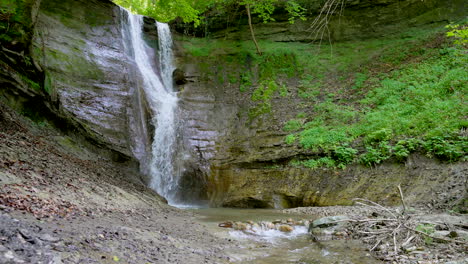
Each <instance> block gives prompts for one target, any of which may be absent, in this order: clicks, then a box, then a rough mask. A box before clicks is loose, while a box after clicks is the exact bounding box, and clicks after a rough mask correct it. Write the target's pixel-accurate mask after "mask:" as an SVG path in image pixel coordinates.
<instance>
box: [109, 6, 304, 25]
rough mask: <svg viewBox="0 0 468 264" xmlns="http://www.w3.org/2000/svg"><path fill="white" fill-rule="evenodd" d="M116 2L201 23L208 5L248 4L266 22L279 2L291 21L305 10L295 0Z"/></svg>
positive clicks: (155, 14) (147, 13)
mask: <svg viewBox="0 0 468 264" xmlns="http://www.w3.org/2000/svg"><path fill="white" fill-rule="evenodd" d="M114 2H115V3H117V4H119V5H121V6H123V7H125V8H127V9H129V10H130V11H132V12H134V13H137V14H141V15H145V16H150V17H153V18H155V19H156V20H158V21H161V22H169V21H171V20H173V19H175V18H178V17H179V18H181V19H182V20H183V21H184V22H186V23H190V22H193V23H194V24H195V26H197V25H199V24H200V17H201V16H202V15H203V12H205V11H206V10H208V9H213V8H222V7H226V6H232V5H240V6H249V8H250V9H251V12H252V14H256V15H258V16H259V17H260V18H261V19H262V20H263V22H265V23H266V22H269V21H274V19H273V18H272V17H271V15H272V14H273V11H274V10H275V8H276V7H277V6H278V5H284V8H285V9H286V10H287V11H288V13H289V14H290V22H291V23H293V22H294V20H295V19H297V18H302V19H303V12H304V11H305V9H304V8H302V7H301V6H300V5H299V4H298V3H297V2H296V1H295V0H288V1H281V0H114Z"/></svg>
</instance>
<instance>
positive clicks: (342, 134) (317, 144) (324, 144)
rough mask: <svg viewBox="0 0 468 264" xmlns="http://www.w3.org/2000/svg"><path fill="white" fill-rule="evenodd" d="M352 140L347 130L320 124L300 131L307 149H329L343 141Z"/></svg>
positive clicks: (301, 141) (302, 141)
mask: <svg viewBox="0 0 468 264" xmlns="http://www.w3.org/2000/svg"><path fill="white" fill-rule="evenodd" d="M348 141H350V138H349V137H348V135H347V134H346V131H344V130H340V129H330V128H328V127H326V126H318V127H313V128H309V129H306V130H304V131H302V132H301V133H300V143H301V145H302V146H303V147H304V148H306V149H312V150H318V149H319V148H322V149H323V150H325V151H327V150H330V149H332V148H333V147H335V146H338V145H340V144H341V143H344V142H348Z"/></svg>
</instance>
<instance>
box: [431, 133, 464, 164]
mask: <svg viewBox="0 0 468 264" xmlns="http://www.w3.org/2000/svg"><path fill="white" fill-rule="evenodd" d="M423 146H424V148H425V150H426V151H427V154H428V156H429V157H432V156H436V157H437V158H439V159H442V160H446V161H450V162H454V161H458V160H460V159H462V158H464V157H465V156H466V153H467V152H468V139H467V138H466V137H462V136H458V135H447V136H435V137H431V138H428V139H426V141H425V142H424V145H423Z"/></svg>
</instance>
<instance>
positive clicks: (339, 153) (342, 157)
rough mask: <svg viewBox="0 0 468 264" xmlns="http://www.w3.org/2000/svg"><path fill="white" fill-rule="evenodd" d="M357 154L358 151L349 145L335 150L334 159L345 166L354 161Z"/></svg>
mask: <svg viewBox="0 0 468 264" xmlns="http://www.w3.org/2000/svg"><path fill="white" fill-rule="evenodd" d="M357 153H358V151H357V149H354V148H351V147H349V146H347V145H343V146H338V147H336V148H335V149H334V150H333V158H334V160H336V161H337V162H338V163H339V164H341V165H342V166H345V165H347V164H350V163H352V162H353V161H354V159H355V158H356V154H357Z"/></svg>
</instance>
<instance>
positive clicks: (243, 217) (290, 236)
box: [194, 208, 381, 264]
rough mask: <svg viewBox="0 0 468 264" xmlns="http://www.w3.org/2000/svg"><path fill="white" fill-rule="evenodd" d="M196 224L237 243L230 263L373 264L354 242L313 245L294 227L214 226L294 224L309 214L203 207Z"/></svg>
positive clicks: (306, 234) (231, 254) (361, 247)
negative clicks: (288, 221) (238, 228)
mask: <svg viewBox="0 0 468 264" xmlns="http://www.w3.org/2000/svg"><path fill="white" fill-rule="evenodd" d="M194 211H195V212H196V213H197V214H198V215H199V218H198V221H199V222H201V223H202V224H204V225H205V226H206V227H207V229H208V230H209V231H210V232H211V233H213V234H215V235H217V236H219V237H222V238H225V239H231V240H236V241H238V242H239V243H240V244H241V245H242V246H241V248H240V249H236V250H231V251H229V252H227V254H228V255H229V257H230V260H231V261H232V262H233V263H246V264H267V263H268V264H287V263H297V264H299V263H300V264H315V263H317V264H318V263H321V264H338V263H340V264H341V263H343V264H351V263H353V264H374V263H381V262H380V261H377V260H375V259H374V258H373V257H371V256H370V255H369V253H368V252H367V251H366V250H365V248H364V246H363V245H362V244H361V243H359V242H358V241H354V240H329V241H322V242H314V241H313V240H312V239H311V236H310V235H309V234H308V232H307V228H306V227H303V226H297V227H296V228H295V230H294V231H293V232H290V233H284V232H280V231H278V230H263V231H261V230H256V231H254V232H251V231H236V230H233V229H231V228H221V227H218V224H219V223H222V222H225V221H228V220H229V221H242V222H246V221H253V222H261V221H269V222H272V221H275V220H278V219H284V220H285V219H288V218H292V219H294V220H296V221H299V220H303V219H314V218H315V217H313V216H311V215H291V214H285V213H282V212H281V211H278V210H264V209H226V208H207V209H197V210H194Z"/></svg>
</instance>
